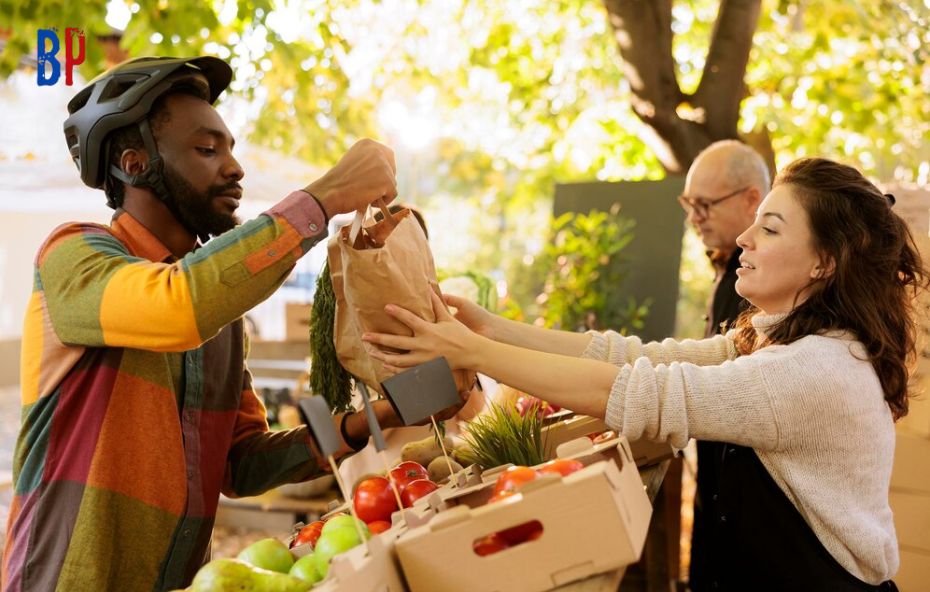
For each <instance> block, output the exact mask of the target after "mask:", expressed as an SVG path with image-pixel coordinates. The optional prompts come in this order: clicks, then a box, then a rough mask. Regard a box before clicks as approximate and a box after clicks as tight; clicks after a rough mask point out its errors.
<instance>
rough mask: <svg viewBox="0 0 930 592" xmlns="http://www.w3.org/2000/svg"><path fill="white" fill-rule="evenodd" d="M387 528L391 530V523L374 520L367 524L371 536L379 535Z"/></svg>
mask: <svg viewBox="0 0 930 592" xmlns="http://www.w3.org/2000/svg"><path fill="white" fill-rule="evenodd" d="M389 528H391V523H390V522H388V521H387V520H375V521H374V522H369V523H368V530H370V531H371V534H379V533H382V532H384V531H385V530H387V529H389Z"/></svg>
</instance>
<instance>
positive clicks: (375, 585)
mask: <svg viewBox="0 0 930 592" xmlns="http://www.w3.org/2000/svg"><path fill="white" fill-rule="evenodd" d="M406 531H407V528H406V527H405V526H402V525H401V526H394V527H392V528H391V529H389V530H386V531H385V532H382V533H381V534H379V535H378V536H375V537H372V538H371V539H369V541H368V545H367V546H366V545H359V546H358V547H355V548H354V549H349V550H348V551H346V552H345V553H340V554H339V555H336V556H335V557H333V559H332V563H330V564H329V573H327V574H326V579H325V580H323V581H322V582H320V583H318V584H317V585H316V586H314V587H313V589H314V591H318V592H406V590H407V588H406V586H405V585H404V578H403V575H402V574H401V571H400V565H399V564H398V563H397V554H396V552H395V543H396V541H397V539H398V537H400V536H401V535H402V534H403V533H405V532H406Z"/></svg>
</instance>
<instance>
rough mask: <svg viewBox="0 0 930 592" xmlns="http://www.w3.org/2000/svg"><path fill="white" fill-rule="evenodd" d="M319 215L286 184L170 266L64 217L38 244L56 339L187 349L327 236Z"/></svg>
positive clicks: (271, 286)
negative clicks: (275, 200) (249, 216)
mask: <svg viewBox="0 0 930 592" xmlns="http://www.w3.org/2000/svg"><path fill="white" fill-rule="evenodd" d="M324 220H325V218H324V214H323V212H322V210H321V209H320V208H319V206H318V205H317V204H316V202H315V201H314V200H313V199H311V198H309V196H308V195H307V194H306V193H304V192H301V191H295V192H294V193H292V194H291V195H289V196H288V197H287V198H285V199H284V200H283V201H282V202H280V203H279V204H277V205H276V206H275V207H274V208H272V209H271V210H269V211H268V212H265V213H264V214H262V215H261V216H259V217H258V218H256V219H254V220H250V221H248V222H246V223H244V224H242V225H241V226H239V227H237V228H235V229H233V230H231V231H229V232H227V233H224V234H223V235H221V236H218V237H216V238H214V239H213V240H211V241H210V242H209V243H208V244H207V245H206V246H204V247H203V248H201V249H198V250H197V251H194V252H192V253H189V254H187V255H186V256H185V257H183V258H182V259H180V260H179V261H177V262H174V263H163V262H153V261H148V260H146V259H143V258H139V257H134V256H132V255H131V254H130V253H129V250H128V249H127V248H126V246H125V245H124V244H123V243H121V242H120V241H119V240H118V239H117V238H116V237H115V236H113V235H112V234H111V233H110V232H109V230H108V229H107V228H106V227H104V226H98V225H91V224H69V225H65V226H62V227H59V228H58V229H56V230H55V231H54V232H53V233H52V235H51V236H50V237H49V239H48V240H47V241H46V243H45V244H44V245H43V247H42V248H41V249H40V252H39V255H38V257H37V260H36V266H37V269H38V282H39V284H40V289H41V290H42V291H43V292H44V296H45V302H46V306H47V307H48V314H49V317H50V319H51V322H52V326H53V328H54V331H55V333H56V335H57V336H58V338H59V339H60V340H61V342H62V343H64V344H67V345H80V346H87V347H128V348H134V349H145V350H150V351H162V352H170V351H186V350H189V349H193V348H195V347H198V346H199V345H200V344H202V343H203V342H205V341H207V340H209V339H210V338H212V337H213V336H215V335H216V334H217V333H218V332H219V331H220V329H222V328H223V327H224V326H225V325H227V324H229V323H230V322H232V321H233V320H235V319H236V318H238V317H240V316H242V315H243V314H245V312H246V311H248V310H249V309H251V308H252V307H254V306H255V305H256V304H258V303H259V302H261V301H263V300H265V299H266V298H267V297H268V296H270V295H271V294H272V293H273V292H274V291H275V290H276V289H277V288H278V286H280V285H281V283H283V282H284V280H285V279H286V278H287V276H288V274H289V273H290V271H291V269H292V268H293V266H294V264H295V262H296V261H297V259H299V258H300V257H301V256H303V255H304V254H305V253H306V252H307V251H308V250H309V249H310V248H311V247H312V246H313V245H314V244H316V242H318V241H319V240H320V239H322V238H323V237H325V236H326V225H325V222H324Z"/></svg>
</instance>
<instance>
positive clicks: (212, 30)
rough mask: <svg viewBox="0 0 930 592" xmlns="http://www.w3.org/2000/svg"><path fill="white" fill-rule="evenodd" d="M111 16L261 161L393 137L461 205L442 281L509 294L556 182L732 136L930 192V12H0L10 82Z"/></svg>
mask: <svg viewBox="0 0 930 592" xmlns="http://www.w3.org/2000/svg"><path fill="white" fill-rule="evenodd" d="M108 13H109V16H110V22H116V21H117V20H119V19H117V18H115V17H116V15H119V14H122V16H123V19H122V20H123V22H120V23H119V26H120V27H121V28H123V29H124V34H123V37H122V46H123V48H124V49H126V50H127V52H128V53H129V55H133V56H138V55H148V54H165V55H181V54H185V55H190V54H197V53H209V54H214V55H218V56H219V57H221V58H224V59H228V60H229V61H230V62H231V63H232V65H233V67H234V68H235V70H236V78H235V81H234V84H233V86H232V88H231V94H232V95H233V96H234V97H235V98H236V99H237V100H243V101H246V102H248V104H249V108H248V110H247V113H248V117H247V120H248V123H249V135H250V136H251V139H252V140H253V141H255V142H257V143H260V144H265V145H267V146H270V147H272V148H275V149H278V150H282V151H286V152H289V153H291V154H295V155H298V156H300V157H301V158H304V159H306V160H308V161H310V162H312V163H314V164H317V165H321V166H326V165H329V164H332V163H333V161H334V160H335V159H336V158H337V157H338V156H339V155H340V154H341V153H342V152H343V151H344V150H345V149H346V148H347V147H348V146H349V145H350V144H351V143H352V142H353V141H354V140H355V139H356V138H358V137H361V136H373V137H379V138H383V139H386V140H387V141H389V142H390V143H391V144H392V145H394V146H396V149H397V156H398V162H399V163H401V167H400V172H401V175H402V176H401V179H400V181H401V188H402V190H403V191H404V192H405V193H406V194H407V195H408V196H410V197H411V200H412V201H414V202H415V203H419V204H420V205H421V206H425V207H427V208H431V206H432V205H433V204H432V203H431V200H432V199H433V198H437V202H435V203H438V198H442V199H443V203H450V202H451V201H452V200H449V197H450V196H451V197H454V198H455V199H456V200H458V201H456V202H454V203H456V204H457V206H458V208H459V209H460V211H461V215H460V216H459V218H458V219H457V221H456V222H457V223H456V225H455V227H454V228H455V230H454V235H455V238H456V242H455V244H454V249H453V248H451V247H450V248H447V247H446V246H444V245H447V244H448V245H451V244H452V243H451V242H450V241H451V238H449V237H448V236H446V237H444V236H442V233H439V236H437V237H435V238H434V239H433V245H434V250H435V251H436V252H438V253H442V252H444V251H443V249H446V251H445V252H447V253H452V252H453V251H454V252H455V257H456V258H457V259H456V261H454V262H450V261H439V263H440V265H443V266H449V267H452V266H455V267H458V268H473V269H484V270H496V274H497V276H496V279H502V278H504V277H508V278H509V277H511V276H512V275H513V274H514V271H515V270H516V269H517V268H519V267H521V266H523V265H524V264H525V263H524V259H525V258H527V257H528V258H529V259H528V261H532V260H533V258H534V257H535V256H537V255H539V254H540V253H541V252H542V249H543V244H544V240H545V239H544V237H545V236H546V234H545V233H546V224H547V222H548V216H547V213H546V209H547V206H548V204H549V200H550V199H551V196H552V185H553V183H554V182H556V181H557V180H558V181H573V180H590V179H592V178H596V179H601V180H619V179H626V180H629V179H642V178H660V177H662V176H663V175H665V174H666V171H668V172H673V173H674V172H681V171H683V170H685V169H686V168H687V166H688V165H689V164H690V162H691V159H692V158H693V156H694V154H696V152H697V151H698V150H700V149H701V148H702V147H703V146H705V145H706V144H707V143H709V142H710V141H712V140H715V139H718V138H722V137H732V136H735V135H741V136H743V137H744V138H746V139H748V140H750V141H751V142H753V143H755V144H758V145H760V146H762V148H763V150H764V149H765V148H766V146H770V147H771V150H772V151H773V154H774V160H775V161H776V162H787V161H789V160H791V159H793V158H795V157H797V156H800V155H804V154H823V155H827V156H832V157H836V158H841V159H843V160H846V161H850V162H852V163H853V164H857V165H858V166H860V167H861V168H862V169H863V170H865V171H866V172H868V173H870V174H872V175H874V176H877V177H879V178H882V179H892V178H894V179H895V180H899V181H918V182H923V183H926V182H927V181H928V178H930V146H928V143H927V142H926V140H925V138H927V137H930V102H928V101H927V100H926V96H927V95H928V94H930V61H928V59H927V58H928V49H927V48H928V47H930V27H928V22H927V21H928V8H927V3H926V1H925V0H838V1H836V2H809V1H806V0H766V1H765V2H762V1H761V0H719V1H718V0H679V1H678V2H675V3H673V2H671V0H656V1H654V2H653V1H648V2H647V1H633V0H603V2H599V1H597V0H556V1H551V0H548V1H546V0H525V1H521V2H493V1H491V0H471V1H466V0H273V1H272V0H213V1H211V2H196V1H192V0H171V2H168V1H167V0H157V1H144V2H143V1H138V0H136V1H133V0H110V1H109V2H106V1H104V0H87V1H85V2H69V1H65V0H31V1H28V2H22V1H19V0H0V15H3V17H2V21H0V38H4V37H5V44H4V50H3V54H2V57H0V75H5V74H8V73H9V72H11V71H12V69H14V68H15V67H16V66H17V64H19V62H20V59H21V58H22V57H23V56H24V55H25V54H27V53H28V52H30V51H31V50H33V49H34V46H35V43H36V33H35V31H36V29H37V28H39V27H42V28H45V27H57V28H58V29H59V30H60V31H63V30H64V27H69V26H82V27H83V28H84V30H85V31H86V32H87V33H88V35H89V36H97V35H106V34H108V33H110V32H111V31H112V29H111V26H110V25H108V24H107V20H106V19H107V16H108ZM94 45H95V44H93V43H88V57H87V61H86V63H85V64H84V66H83V67H82V69H83V73H84V75H85V77H90V76H92V75H94V74H96V73H97V72H99V71H100V70H101V69H103V68H104V67H105V62H104V60H105V57H106V56H105V54H104V52H102V51H100V50H99V49H97V48H95V47H94ZM224 100H226V99H224ZM633 114H635V116H634V115H633ZM769 138H771V139H770V140H769ZM465 212H479V213H480V215H471V216H468V215H465ZM466 221H468V222H467V223H466ZM446 234H453V233H451V232H450V233H446ZM444 241H445V242H444Z"/></svg>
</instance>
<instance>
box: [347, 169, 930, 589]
mask: <svg viewBox="0 0 930 592" xmlns="http://www.w3.org/2000/svg"><path fill="white" fill-rule="evenodd" d="M893 204H894V198H893V197H892V196H890V195H883V194H882V192H881V191H879V190H878V189H877V188H876V187H875V186H874V185H873V184H872V183H870V182H869V181H868V180H867V179H865V178H864V177H863V176H862V175H861V174H860V173H859V172H858V171H857V170H856V169H854V168H852V167H849V166H845V165H842V164H838V163H836V162H832V161H830V160H826V159H820V158H811V159H802V160H798V161H795V162H794V163H792V164H791V165H789V166H788V167H787V168H786V169H785V170H784V171H782V172H781V173H780V174H779V176H778V177H777V178H776V180H775V183H774V186H773V188H772V191H771V192H770V193H769V194H768V196H766V198H765V200H764V201H763V202H762V203H761V205H760V206H759V209H758V212H757V214H756V219H755V222H754V223H753V225H752V226H751V227H750V228H749V229H747V230H746V232H744V233H743V234H742V235H741V236H740V237H739V239H738V240H737V244H738V245H739V246H740V247H741V248H742V249H743V254H742V256H741V257H740V263H741V267H740V269H739V270H738V271H737V274H738V275H739V279H738V280H737V282H736V291H737V292H738V293H739V294H740V295H741V296H743V297H744V298H746V299H747V300H748V301H749V302H750V303H751V304H752V308H751V309H750V310H747V311H746V312H745V313H744V314H743V315H742V316H741V317H740V318H739V320H738V321H737V324H736V326H735V327H734V328H733V329H731V330H730V331H729V332H727V334H726V335H719V336H716V337H712V338H709V339H702V340H683V341H676V340H674V339H666V340H664V341H661V342H653V343H647V344H644V343H642V341H641V340H640V339H639V338H637V337H625V336H622V335H620V334H618V333H615V332H612V331H607V332H605V333H597V332H588V333H586V334H580V333H570V332H564V331H553V330H547V329H542V328H539V327H533V326H530V325H526V324H522V323H516V322H513V321H508V320H505V319H502V318H500V317H495V316H493V315H490V314H488V313H487V312H485V311H484V310H482V309H480V308H479V307H477V306H475V305H474V304H472V303H469V302H467V301H463V300H461V299H458V298H453V297H449V298H447V299H446V302H447V303H448V304H449V305H450V306H452V307H454V308H455V309H456V314H455V317H452V316H451V315H450V314H449V313H448V312H447V311H446V310H445V307H444V306H443V305H442V302H441V301H439V300H438V298H437V299H436V301H435V305H434V308H435V312H436V317H437V321H436V322H435V323H433V322H428V321H425V320H423V319H421V318H418V317H416V316H414V315H412V314H410V313H409V312H407V311H405V310H403V309H399V308H397V307H391V306H389V307H388V308H387V312H388V313H389V314H392V315H394V316H396V317H397V318H398V319H400V320H402V321H404V322H405V323H406V324H407V325H408V326H409V327H410V329H411V331H412V333H413V336H409V337H408V336H399V335H384V334H369V335H366V336H365V339H366V340H367V341H370V342H372V343H374V344H376V345H378V346H386V347H389V348H394V349H393V351H394V352H396V351H398V350H401V352H402V353H389V350H384V351H381V352H379V353H378V354H377V355H378V357H379V358H380V359H381V360H382V362H383V363H384V364H385V365H386V366H388V367H389V368H393V369H395V370H400V369H403V368H406V367H410V366H413V365H416V364H419V363H422V362H425V361H427V360H430V359H432V358H435V357H437V356H445V357H446V359H447V360H448V361H449V364H450V365H451V366H452V368H468V369H472V370H476V371H478V372H482V373H484V374H487V375H489V376H492V377H494V378H496V379H498V380H500V381H502V382H504V383H507V384H510V385H512V386H514V387H515V388H518V389H520V390H523V391H526V392H529V393H533V394H534V395H536V396H538V397H540V398H542V399H545V400H548V401H551V402H553V403H556V404H559V405H561V406H563V407H567V408H569V409H573V410H575V411H576V412H580V413H586V414H588V415H592V416H596V417H602V418H604V419H605V420H606V422H607V424H608V425H609V426H610V427H612V428H614V429H617V430H619V431H620V432H622V433H623V434H625V435H626V436H627V437H628V438H629V439H631V440H636V439H639V438H649V439H652V440H658V441H663V442H669V443H671V444H672V445H674V446H676V447H679V448H681V447H684V446H685V445H686V444H687V442H688V439H689V438H698V439H703V440H711V441H719V442H725V443H727V444H728V445H727V446H726V448H725V450H726V452H725V455H724V459H723V469H722V475H721V483H720V488H719V491H718V492H717V494H716V499H717V511H716V516H715V521H714V529H713V530H714V532H713V536H712V540H711V541H710V542H711V545H710V547H711V557H712V559H711V560H710V562H709V563H710V564H709V565H707V566H706V567H707V570H708V572H709V573H710V575H711V576H712V577H711V578H709V579H710V580H711V581H713V583H714V584H715V588H716V589H722V590H829V591H831V592H832V591H840V590H894V589H895V588H894V584H893V583H892V582H891V581H890V578H891V577H892V576H893V575H894V574H895V572H896V571H897V569H898V561H899V560H898V544H897V538H896V536H895V528H894V523H893V521H892V513H891V508H890V507H889V505H888V488H889V482H890V479H891V467H892V460H893V456H894V444H895V431H894V422H895V420H897V419H899V418H901V417H903V416H904V415H905V414H906V413H907V402H908V375H909V367H910V366H911V364H912V363H913V361H914V359H915V339H916V333H917V324H916V321H915V315H914V313H915V310H914V309H915V307H914V302H915V296H916V294H917V292H918V290H919V289H922V288H925V287H926V284H927V278H926V272H925V269H924V267H923V264H922V262H921V260H920V256H919V255H918V252H917V248H916V246H915V244H914V241H913V238H912V237H911V235H910V232H909V231H908V229H907V227H906V225H905V223H904V221H903V220H902V219H901V218H900V217H899V216H898V215H897V214H895V212H894V211H893V210H892V206H893ZM403 352H405V353H403Z"/></svg>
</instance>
